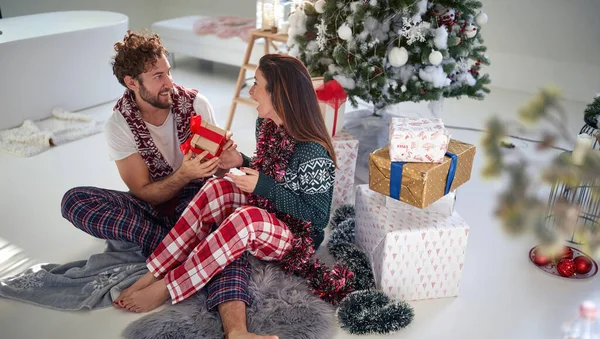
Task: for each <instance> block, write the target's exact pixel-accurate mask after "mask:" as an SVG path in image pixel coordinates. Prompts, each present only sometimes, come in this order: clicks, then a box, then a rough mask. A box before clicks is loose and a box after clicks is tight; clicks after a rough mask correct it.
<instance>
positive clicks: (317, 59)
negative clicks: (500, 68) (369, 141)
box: [288, 0, 490, 113]
mask: <svg viewBox="0 0 600 339" xmlns="http://www.w3.org/2000/svg"><path fill="white" fill-rule="evenodd" d="M481 7H482V4H481V2H479V1H472V0H453V1H448V0H430V1H427V0H417V1H413V0H411V1H408V0H400V1H375V0H373V1H349V0H327V1H325V2H324V4H323V2H321V1H317V2H316V3H315V2H314V1H305V2H303V3H302V5H301V6H300V7H299V8H298V10H297V11H298V12H301V13H302V15H303V16H304V17H305V18H306V19H305V20H297V27H296V28H294V29H291V30H292V31H294V32H295V34H291V35H290V39H289V41H288V46H289V47H290V54H292V55H294V56H297V57H298V58H299V59H300V60H302V61H303V62H304V64H305V65H306V66H307V68H308V69H309V71H310V72H311V75H312V76H313V77H324V79H325V81H327V80H329V79H336V80H338V81H339V82H340V84H341V85H342V86H344V88H345V89H346V91H347V93H348V98H349V100H350V102H351V104H352V105H353V106H354V107H358V100H359V99H360V100H363V101H366V102H370V103H372V104H373V105H374V109H375V111H377V110H379V109H382V108H384V107H385V106H387V105H392V104H396V103H399V102H407V101H413V102H418V101H437V100H439V99H440V98H444V97H448V98H454V97H456V98H459V97H462V96H463V95H464V96H468V97H471V98H476V99H483V98H484V96H485V94H486V93H489V89H488V88H487V85H488V84H489V83H490V79H489V76H488V75H487V74H480V69H481V67H482V66H484V65H489V64H490V61H489V59H488V57H487V55H486V54H485V52H486V50H487V48H486V47H485V46H484V45H483V38H482V35H481V29H482V27H481V25H480V24H478V23H477V21H479V23H484V22H485V21H486V19H485V18H486V17H487V16H486V15H485V13H483V12H481ZM321 10H323V12H322V13H320V12H321ZM476 18H478V19H476ZM324 29H325V30H324ZM305 32H314V34H315V36H318V37H323V38H321V39H320V40H319V49H318V51H316V52H315V50H314V49H313V48H312V47H311V46H312V44H311V41H312V40H310V39H308V38H306V35H305ZM317 33H318V34H317ZM460 64H468V67H466V68H464V67H463V68H459V67H458V65H460ZM392 83H395V84H397V86H391V85H390V84H392ZM375 113H376V112H375Z"/></svg>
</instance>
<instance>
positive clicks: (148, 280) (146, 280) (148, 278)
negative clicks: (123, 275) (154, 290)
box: [113, 272, 158, 308]
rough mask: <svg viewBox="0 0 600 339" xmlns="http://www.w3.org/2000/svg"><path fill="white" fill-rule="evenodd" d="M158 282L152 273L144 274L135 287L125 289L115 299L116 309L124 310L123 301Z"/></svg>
mask: <svg viewBox="0 0 600 339" xmlns="http://www.w3.org/2000/svg"><path fill="white" fill-rule="evenodd" d="M157 281H158V280H157V279H156V278H155V277H154V275H152V273H151V272H148V273H146V274H144V275H143V276H142V277H141V278H139V279H138V280H137V281H136V282H135V283H133V285H131V286H129V287H128V288H126V289H124V290H123V291H122V292H121V294H119V296H118V297H117V299H115V301H114V302H113V306H114V307H116V308H123V300H125V298H128V297H130V296H131V294H132V293H133V292H135V291H139V290H141V289H143V288H146V287H148V286H150V285H152V284H153V283H155V282H157Z"/></svg>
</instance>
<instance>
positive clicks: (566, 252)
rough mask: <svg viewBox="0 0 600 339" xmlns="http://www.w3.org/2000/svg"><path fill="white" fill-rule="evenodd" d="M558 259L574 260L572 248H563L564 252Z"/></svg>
mask: <svg viewBox="0 0 600 339" xmlns="http://www.w3.org/2000/svg"><path fill="white" fill-rule="evenodd" d="M558 259H559V260H562V259H573V250H572V249H571V248H570V247H565V248H563V251H562V253H561V254H560V257H559V258H558Z"/></svg>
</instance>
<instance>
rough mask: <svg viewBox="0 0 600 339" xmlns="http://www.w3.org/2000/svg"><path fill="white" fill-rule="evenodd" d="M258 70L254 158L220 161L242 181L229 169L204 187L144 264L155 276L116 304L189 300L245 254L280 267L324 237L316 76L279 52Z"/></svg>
mask: <svg viewBox="0 0 600 339" xmlns="http://www.w3.org/2000/svg"><path fill="white" fill-rule="evenodd" d="M255 74H256V75H255V82H254V85H253V86H252V88H251V89H250V95H251V96H252V98H253V99H254V100H255V101H256V102H257V103H258V107H257V110H258V119H257V123H256V137H257V149H256V152H255V157H254V158H253V159H252V160H250V158H248V157H247V156H245V155H243V154H241V153H239V152H238V151H237V150H236V148H235V147H232V148H230V149H229V150H227V151H224V152H223V154H222V155H221V156H220V162H219V166H220V167H221V168H223V169H230V168H234V167H240V169H241V171H243V172H244V174H245V175H233V174H231V173H229V174H227V178H229V179H230V180H227V179H222V178H213V179H210V180H209V181H208V182H207V183H206V184H205V185H204V186H203V188H202V189H201V190H200V191H199V192H198V194H197V195H196V196H195V198H194V199H193V200H192V202H191V203H190V205H189V206H188V208H187V209H186V210H185V211H184V212H183V214H182V216H181V218H180V219H179V221H178V222H177V224H176V225H175V226H174V227H173V229H172V230H171V232H170V233H169V234H168V235H167V236H166V237H165V239H164V240H163V241H162V243H161V244H160V245H159V246H158V247H157V248H156V250H155V251H154V253H153V254H152V255H151V256H150V257H149V258H148V261H147V263H148V269H149V270H150V272H149V273H148V274H146V275H145V276H144V277H142V278H141V279H140V280H139V281H138V282H136V283H135V284H134V285H133V286H131V287H130V288H129V289H128V290H126V291H125V292H124V293H123V294H124V296H123V297H120V298H119V303H120V304H121V305H122V307H124V308H126V309H128V310H130V311H134V312H140V311H149V310H151V309H153V308H156V307H159V306H160V305H162V304H163V303H164V302H165V301H167V300H168V299H169V297H170V298H171V299H172V302H173V303H177V302H180V301H182V300H185V299H186V298H188V297H190V296H192V295H193V294H194V293H196V292H197V291H199V290H200V289H201V288H202V287H204V286H205V285H206V283H207V282H209V281H210V279H211V278H212V277H214V276H215V275H216V274H218V273H219V272H221V271H222V270H223V269H224V268H225V267H226V266H227V265H229V264H230V263H231V262H233V261H234V260H236V259H237V258H240V257H241V256H242V255H243V254H244V253H245V252H246V251H247V252H249V253H250V254H251V255H253V256H255V257H257V258H259V259H262V260H270V261H280V260H282V259H283V258H284V256H285V255H286V254H287V253H288V252H290V251H291V250H292V249H294V253H297V252H298V250H299V249H300V251H302V250H304V249H305V247H303V246H304V244H306V243H307V242H308V243H309V245H311V246H312V248H311V250H312V252H311V251H310V250H309V251H308V252H310V253H308V255H309V254H311V253H313V252H314V249H315V248H317V247H318V246H319V245H320V243H321V242H322V241H323V231H324V229H325V227H326V226H327V223H328V220H329V211H330V208H331V199H332V195H333V185H334V175H335V154H334V150H333V144H332V141H331V138H330V137H329V134H328V131H327V128H326V127H325V122H324V119H323V116H322V115H321V112H320V110H319V106H318V102H317V98H316V95H315V91H314V88H313V86H312V82H311V78H310V75H309V73H308V71H307V69H306V67H305V66H304V65H303V64H302V63H301V62H300V61H299V60H298V59H296V58H293V57H290V56H286V55H279V54H272V55H265V56H263V57H262V58H261V59H260V63H259V67H258V69H257V71H256V73H255ZM213 225H218V227H213ZM292 230H295V231H294V232H293V231H292ZM304 231H306V233H305V234H304V235H302V234H295V232H296V233H300V232H304ZM306 234H309V236H307V235H306ZM302 236H304V238H302ZM306 239H308V241H307V240H306ZM300 243H302V244H300ZM310 243H312V244H310ZM305 252H306V251H305ZM284 266H285V265H284ZM288 266H289V265H288ZM291 266H294V264H293V263H292V264H291ZM292 270H293V269H292Z"/></svg>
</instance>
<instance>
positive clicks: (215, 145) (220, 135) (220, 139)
mask: <svg viewBox="0 0 600 339" xmlns="http://www.w3.org/2000/svg"><path fill="white" fill-rule="evenodd" d="M190 130H191V131H192V136H190V137H189V138H188V139H187V140H186V141H185V143H183V144H182V145H181V151H182V152H183V154H187V152H188V151H190V150H191V151H192V152H194V153H196V154H200V153H202V152H204V151H208V154H207V155H206V157H205V158H206V159H212V158H214V157H218V156H219V155H220V154H221V151H222V150H223V146H224V145H225V141H226V138H225V134H226V133H227V132H226V131H225V130H224V129H221V128H219V127H217V126H215V125H212V124H210V123H208V121H206V120H202V116H200V115H195V116H193V117H192V118H191V122H190Z"/></svg>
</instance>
